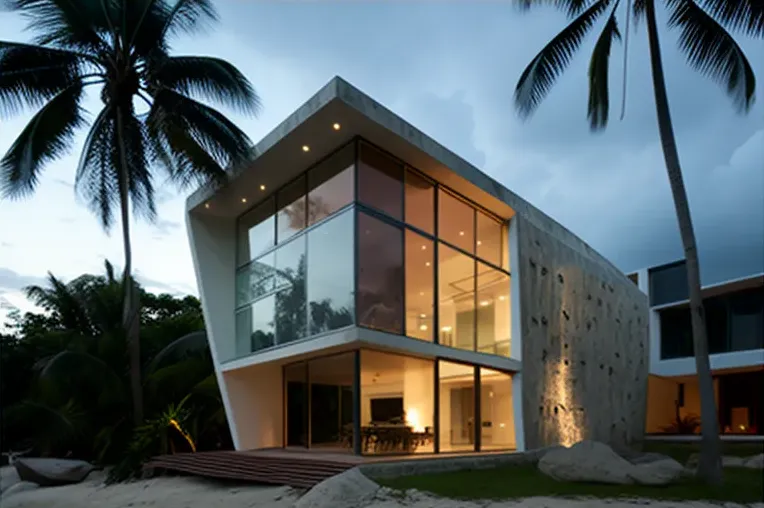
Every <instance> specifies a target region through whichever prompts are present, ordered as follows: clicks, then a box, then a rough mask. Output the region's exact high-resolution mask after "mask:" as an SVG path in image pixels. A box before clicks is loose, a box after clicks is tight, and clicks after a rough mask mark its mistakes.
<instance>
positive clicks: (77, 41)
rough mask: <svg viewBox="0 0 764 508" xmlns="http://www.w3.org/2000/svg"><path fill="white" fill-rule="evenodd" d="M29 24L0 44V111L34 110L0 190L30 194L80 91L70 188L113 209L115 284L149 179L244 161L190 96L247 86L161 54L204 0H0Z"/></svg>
mask: <svg viewBox="0 0 764 508" xmlns="http://www.w3.org/2000/svg"><path fill="white" fill-rule="evenodd" d="M0 6H3V7H5V8H6V9H9V10H10V11H12V12H17V13H19V14H21V15H22V16H24V17H26V18H27V19H28V20H29V29H30V30H31V31H33V32H36V33H37V36H36V37H35V38H34V39H33V40H32V42H31V43H30V44H26V43H18V42H8V41H0V113H3V112H5V113H11V114H12V113H17V112H19V111H21V110H23V109H25V108H38V107H39V108H40V109H39V111H37V113H36V114H35V115H34V116H33V117H32V119H31V120H30V122H29V124H27V126H26V127H25V128H24V129H23V130H22V131H21V133H20V134H19V136H18V138H17V139H16V140H15V141H14V143H13V144H12V145H11V147H10V149H9V150H8V153H6V154H5V156H4V157H3V158H2V160H0V194H2V196H3V197H5V198H20V197H23V196H26V195H29V194H31V193H32V192H33V191H34V190H35V188H36V185H37V182H38V180H39V177H40V174H41V172H42V169H43V168H44V167H45V165H46V164H48V163H49V162H52V161H53V160H55V159H58V158H60V157H61V156H62V155H64V154H65V153H66V152H67V151H68V150H69V149H70V148H72V145H73V144H74V142H75V134H76V132H77V131H78V130H80V129H83V128H85V127H86V125H87V121H86V117H85V110H84V108H83V105H82V103H83V101H84V99H85V90H86V89H87V88H88V87H90V86H95V87H99V88H100V90H99V92H100V98H101V101H102V102H103V108H102V109H101V110H100V111H99V112H98V114H97V115H96V117H95V120H94V121H93V123H92V125H91V126H90V130H89V132H88V133H87V137H86V138H85V142H84V146H83V147H82V152H81V156H80V160H79V164H78V166H77V171H76V179H75V187H76V189H77V191H78V193H79V194H80V195H81V196H82V197H83V198H84V199H85V201H86V202H87V203H88V205H89V207H90V208H91V209H92V211H93V212H94V213H95V214H97V216H98V218H99V220H100V222H101V225H102V226H103V227H104V229H106V230H107V231H108V230H109V228H110V227H111V226H112V225H113V223H114V219H115V217H114V216H115V211H116V209H118V210H119V216H120V222H121V225H122V240H123V243H124V252H125V268H124V280H127V281H131V280H132V277H131V274H132V268H133V261H132V247H131V244H130V209H131V208H132V211H133V213H134V214H135V215H137V216H141V217H144V218H147V219H149V220H153V219H154V218H155V216H156V208H155V203H154V179H155V178H156V177H157V176H158V175H159V174H160V173H161V172H164V174H165V175H167V176H169V178H170V180H171V181H173V182H175V183H176V184H178V185H179V186H181V187H185V186H187V185H190V184H194V183H196V184H199V183H201V184H204V183H209V182H214V183H219V182H221V181H223V180H224V179H225V177H226V168H227V167H229V166H231V165H235V164H237V163H238V162H239V161H241V160H243V159H245V158H246V157H247V156H248V154H249V151H250V149H251V146H252V145H251V142H250V140H249V138H248V137H247V136H246V134H244V132H242V131H241V130H240V129H239V128H238V127H236V125H234V124H233V123H232V122H231V121H230V120H229V119H228V118H226V116H225V115H223V114H221V113H220V112H219V111H217V110H216V109H213V108H212V107H210V106H208V105H206V104H203V103H202V102H199V101H198V100H197V99H203V100H209V101H212V102H214V103H217V104H220V105H223V106H228V107H232V108H235V109H237V110H239V111H241V112H244V113H251V114H255V113H256V112H257V110H258V109H259V105H260V101H259V99H258V96H257V94H256V93H255V91H254V89H253V88H252V85H251V84H250V82H249V81H248V80H247V78H245V77H244V76H243V75H242V74H241V73H240V72H239V71H238V70H237V69H236V67H234V66H233V65H231V64H230V63H228V62H226V61H224V60H221V59H219V58H211V57H199V56H171V55H170V41H171V39H172V38H173V37H174V36H175V35H178V34H182V33H193V32H195V31H197V30H198V29H200V28H202V26H203V25H204V24H205V22H208V21H213V20H216V19H217V15H216V11H215V9H214V7H213V5H212V1H211V0H0ZM138 295H139V293H138V291H137V289H136V288H135V286H134V285H131V284H127V285H126V286H125V298H124V308H123V312H122V315H123V316H122V321H123V328H124V330H125V333H126V335H127V337H128V339H129V343H130V375H131V391H132V398H133V418H134V420H135V422H136V423H139V422H141V421H142V420H143V403H142V392H141V373H140V344H139V335H140V332H139V314H140V303H139V301H138Z"/></svg>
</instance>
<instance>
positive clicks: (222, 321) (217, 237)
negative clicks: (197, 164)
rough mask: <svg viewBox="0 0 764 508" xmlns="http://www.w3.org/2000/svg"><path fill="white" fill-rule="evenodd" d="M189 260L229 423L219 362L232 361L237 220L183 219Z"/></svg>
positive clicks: (228, 402) (192, 216) (233, 431)
mask: <svg viewBox="0 0 764 508" xmlns="http://www.w3.org/2000/svg"><path fill="white" fill-rule="evenodd" d="M186 228H187V230H188V238H189V244H190V247H191V257H192V259H193V262H194V271H195V273H196V283H197V286H198V288H199V297H200V300H201V304H202V313H203V315H204V322H205V326H206V329H207V340H208V341H209V343H210V353H211V355H212V360H213V363H214V366H215V374H216V376H217V380H218V386H219V387H220V392H221V393H220V394H221V398H222V399H223V407H224V409H225V413H226V417H227V418H228V421H229V422H231V421H232V417H231V415H232V409H231V400H230V398H229V397H228V392H227V389H226V383H225V379H224V378H223V375H222V371H221V368H220V364H221V362H224V361H227V360H230V359H231V358H233V356H234V353H235V347H236V330H235V323H234V308H235V305H236V302H235V290H234V288H235V280H234V278H235V272H234V269H235V267H236V221H235V220H234V219H221V218H218V217H212V216H206V215H205V216H202V215H198V214H188V215H187V216H186ZM230 429H231V438H232V440H233V443H234V446H235V447H236V448H237V449H238V448H239V438H238V436H237V433H236V429H235V428H234V427H233V426H232V425H230Z"/></svg>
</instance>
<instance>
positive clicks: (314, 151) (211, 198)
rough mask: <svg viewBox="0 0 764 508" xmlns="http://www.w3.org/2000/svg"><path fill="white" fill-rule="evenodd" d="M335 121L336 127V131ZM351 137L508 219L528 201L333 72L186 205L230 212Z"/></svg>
mask: <svg viewBox="0 0 764 508" xmlns="http://www.w3.org/2000/svg"><path fill="white" fill-rule="evenodd" d="M335 123H336V124H339V125H340V128H339V129H338V130H337V129H335V127H334V124H335ZM355 138H363V139H366V140H367V141H369V142H371V143H372V144H374V145H377V146H379V147H380V148H382V149H384V150H386V151H388V152H390V153H392V154H393V155H395V156H397V157H398V158H400V159H402V160H404V161H406V162H407V163H408V164H410V165H411V166H413V167H415V168H416V169H418V170H420V171H422V172H423V173H425V174H427V175H428V176H430V177H431V178H433V179H435V180H437V181H438V182H441V183H443V184H445V185H447V186H448V187H450V188H452V189H453V190H455V191H457V192H459V193H460V194H462V195H464V196H465V197H467V198H469V199H472V200H474V201H475V202H477V203H479V204H480V205H481V206H483V207H484V208H486V209H488V210H490V211H491V212H493V213H494V214H496V215H497V216H499V217H503V218H505V219H508V218H510V217H511V216H512V215H513V214H514V212H515V210H516V209H517V206H524V205H525V206H527V203H525V202H524V201H523V200H522V199H520V198H519V197H517V196H516V195H515V194H513V193H511V192H510V191H508V190H507V189H505V188H504V187H503V186H501V185H500V184H499V183H498V182H496V181H495V180H493V179H491V178H490V177H488V176H487V175H485V174H484V173H482V172H481V171H479V170H478V169H477V168H475V167H474V166H472V165H470V164H469V163H468V162H466V161H465V160H463V159H461V158H460V157H458V156H457V155H455V154H454V153H453V152H450V151H449V150H447V149H446V148H445V147H443V146H441V145H440V144H438V143H437V142H435V141H434V140H433V139H432V138H430V137H428V136H427V135H425V134H424V133H422V132H421V131H419V130H418V129H416V128H415V127H413V126H412V125H410V124H408V123H407V122H405V121H404V120H403V119H402V118H400V117H399V116H397V115H395V114H394V113H392V112H391V111H389V110H388V109H386V108H385V107H383V106H382V105H380V104H379V103H377V102H375V101H374V100H372V99H371V98H370V97H368V96H367V95H365V94H364V93H363V92H361V91H359V90H358V89H356V88H354V87H353V86H351V85H350V84H348V83H347V82H346V81H344V80H342V79H341V78H339V77H335V78H334V79H332V80H331V81H330V82H329V83H328V84H327V85H326V86H324V87H323V88H322V89H321V90H320V91H319V92H318V93H316V94H315V95H314V96H313V97H312V98H311V99H309V100H308V101H307V102H306V103H305V104H304V105H303V106H301V107H300V108H299V109H298V110H297V111H295V112H294V113H293V114H292V115H291V116H289V117H288V118H287V119H286V120H284V121H283V122H282V123H281V124H280V125H279V126H277V127H276V128H275V129H274V130H273V131H272V132H271V133H270V134H268V135H267V136H266V137H265V138H263V140H262V141H260V142H259V143H258V144H257V145H256V147H255V151H254V153H255V156H254V157H253V159H252V160H251V161H249V162H248V163H246V164H244V165H243V166H241V167H238V168H234V171H233V172H232V174H231V177H230V179H229V181H228V182H227V183H226V184H225V185H223V186H221V187H219V188H210V187H203V188H201V189H199V190H197V191H196V192H194V193H193V194H192V195H191V196H190V197H189V198H188V200H187V202H186V207H187V210H188V212H194V213H196V212H198V213H203V214H209V215H214V216H218V217H237V216H239V215H241V214H242V213H243V212H244V211H246V210H248V209H249V208H251V207H252V206H254V205H255V204H256V203H258V202H260V201H262V200H263V199H265V198H266V197H268V196H270V195H272V193H273V191H275V190H276V189H278V188H279V187H281V186H282V185H284V184H285V183H287V182H289V181H290V180H292V179H293V178H295V177H296V176H298V175H299V174H300V173H302V172H303V171H305V170H306V169H308V168H309V167H310V166H312V165H314V164H315V163H317V162H319V161H320V160H321V159H323V158H324V157H326V156H327V155H329V154H331V153H332V152H334V151H335V150H336V149H338V148H339V147H341V146H342V145H344V144H346V143H348V142H350V141H352V140H353V139H355ZM303 147H309V149H308V150H307V151H306V150H305V149H304V148H303ZM261 186H262V187H261ZM261 189H264V190H261ZM508 198H509V199H508Z"/></svg>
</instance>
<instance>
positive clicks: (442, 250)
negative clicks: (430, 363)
mask: <svg viewBox="0 0 764 508" xmlns="http://www.w3.org/2000/svg"><path fill="white" fill-rule="evenodd" d="M438 309H439V310H438V316H439V318H440V330H438V334H439V335H438V337H439V342H440V343H441V344H444V345H446V346H452V347H457V348H459V349H468V350H470V351H473V350H474V349H475V260H474V259H473V258H471V257H469V256H467V255H465V254H462V253H461V252H459V251H457V250H455V249H452V248H450V247H447V246H445V245H444V244H442V243H441V244H440V245H438Z"/></svg>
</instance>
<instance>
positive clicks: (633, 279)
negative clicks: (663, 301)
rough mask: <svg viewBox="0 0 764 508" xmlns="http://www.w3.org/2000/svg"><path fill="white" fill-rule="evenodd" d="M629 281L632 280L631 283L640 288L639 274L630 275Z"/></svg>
mask: <svg viewBox="0 0 764 508" xmlns="http://www.w3.org/2000/svg"><path fill="white" fill-rule="evenodd" d="M628 277H629V279H631V282H633V283H634V284H636V285H637V286H639V274H637V273H630V274H629V275H628Z"/></svg>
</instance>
